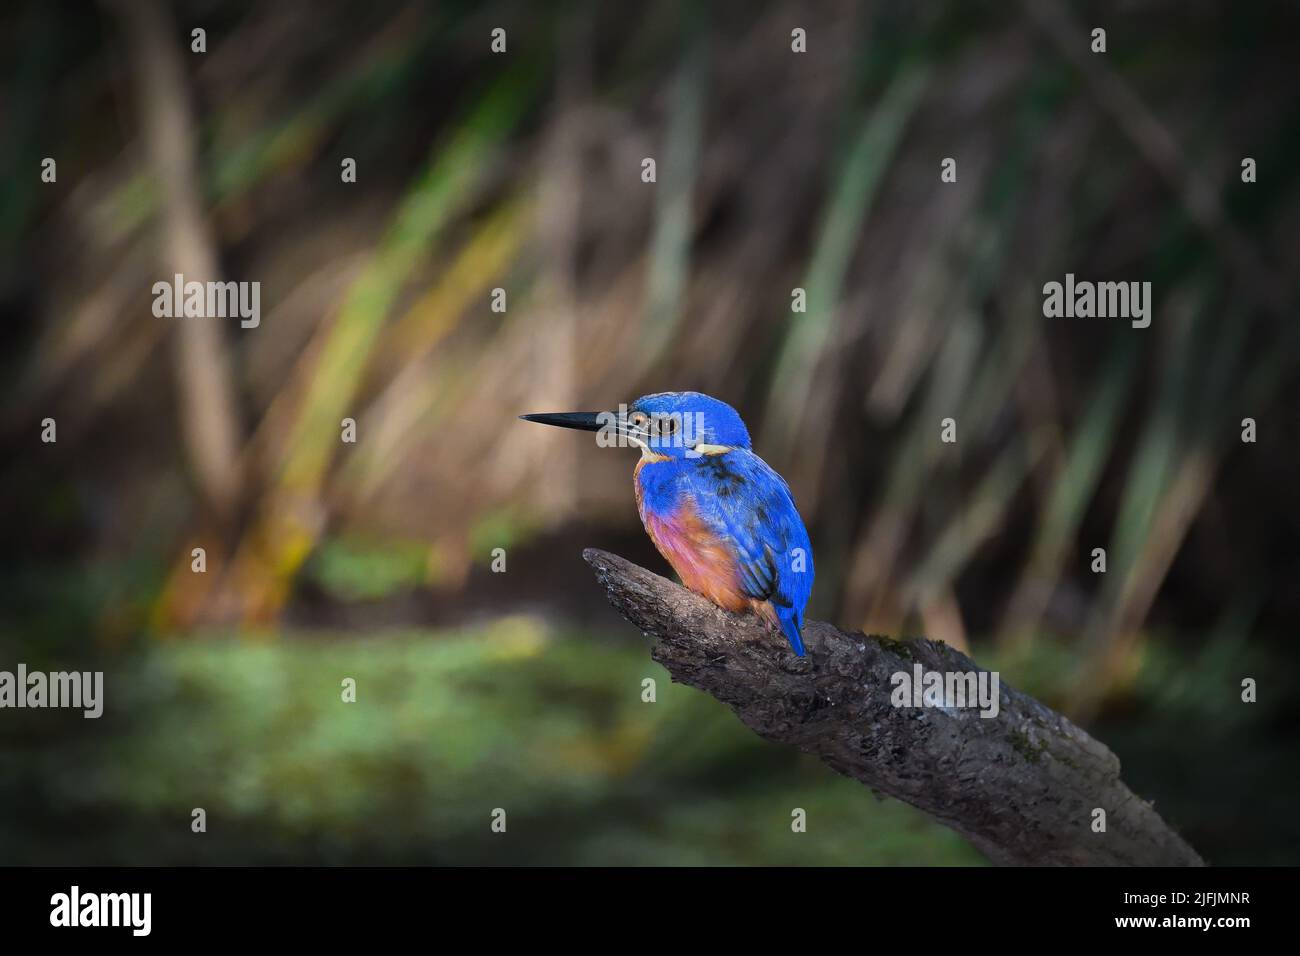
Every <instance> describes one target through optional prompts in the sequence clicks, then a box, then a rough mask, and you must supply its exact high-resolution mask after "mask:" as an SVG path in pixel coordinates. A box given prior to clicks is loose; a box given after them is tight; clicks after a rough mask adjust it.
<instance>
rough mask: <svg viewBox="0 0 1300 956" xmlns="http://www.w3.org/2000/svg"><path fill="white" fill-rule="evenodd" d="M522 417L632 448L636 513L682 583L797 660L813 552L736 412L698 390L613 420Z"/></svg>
mask: <svg viewBox="0 0 1300 956" xmlns="http://www.w3.org/2000/svg"><path fill="white" fill-rule="evenodd" d="M524 417H525V418H527V419H528V420H530V421H537V422H542V423H544V424H550V425H560V426H563V427H566V428H581V429H586V430H589V431H602V432H604V433H606V434H605V435H604V437H605V438H615V439H617V440H618V443H629V444H632V445H635V446H636V447H638V448H640V449H641V460H640V461H639V462H638V463H637V467H636V497H637V508H638V510H639V512H640V514H641V520H642V522H643V523H644V525H645V528H646V531H647V532H648V533H649V535H650V537H651V539H652V540H653V541H654V543H655V546H656V547H658V549H659V551H660V553H661V554H662V555H663V556H664V558H666V559H667V561H668V563H669V564H671V565H672V566H673V569H674V570H675V571H676V572H677V573H678V575H679V576H680V577H681V579H682V583H683V584H685V585H686V586H687V587H689V588H690V589H691V590H693V591H696V592H698V593H700V594H703V595H704V596H705V597H707V598H709V600H711V601H713V602H714V603H715V604H717V605H718V606H719V607H722V608H725V609H727V610H729V611H745V610H752V611H754V612H755V613H758V614H759V615H760V616H762V617H763V618H765V619H766V620H767V621H769V622H770V623H771V624H772V625H773V626H775V627H779V628H780V630H781V631H782V633H783V634H784V635H785V637H786V639H787V640H788V641H789V642H790V646H791V647H792V648H794V652H795V653H796V654H798V655H799V656H800V657H802V656H803V654H804V646H803V638H802V635H801V630H802V628H803V614H804V608H805V607H806V606H807V604H808V598H809V596H810V595H811V594H812V586H813V559H812V545H811V543H810V542H809V540H808V532H807V530H805V528H804V524H803V520H802V519H801V518H800V517H799V512H798V510H797V509H796V508H795V504H794V499H793V498H792V497H791V495H790V487H789V485H787V484H786V482H785V479H783V478H782V477H781V476H780V475H778V474H777V473H776V472H775V471H773V470H772V469H771V468H770V467H769V466H768V465H767V463H766V462H764V461H763V460H762V459H761V458H759V457H758V456H757V455H755V454H754V452H753V450H752V448H751V446H750V438H749V431H748V430H747V429H746V428H745V423H744V422H743V421H742V420H741V418H740V416H739V415H738V414H737V413H736V411H735V409H733V408H732V407H731V406H730V405H727V404H726V403H725V402H720V401H718V400H717V399H716V398H710V397H709V396H707V395H702V394H700V393H699V392H660V393H658V394H655V395H646V396H644V397H643V398H639V399H637V400H636V401H635V402H634V403H633V404H632V405H631V407H630V408H628V409H626V410H625V411H620V412H617V413H614V412H602V413H591V412H567V413H559V414H541V415H526V416H524ZM602 443H608V442H602Z"/></svg>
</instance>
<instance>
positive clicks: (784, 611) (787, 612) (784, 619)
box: [772, 605, 803, 657]
mask: <svg viewBox="0 0 1300 956" xmlns="http://www.w3.org/2000/svg"><path fill="white" fill-rule="evenodd" d="M772 610H773V611H774V612H775V614H776V620H777V623H779V624H780V625H781V630H782V631H783V632H784V633H785V636H786V639H787V640H789V641H790V646H791V647H793V648H794V652H795V653H796V654H798V655H799V656H800V657H803V636H802V635H801V633H800V632H801V631H802V630H803V620H802V617H803V615H801V614H800V613H799V612H798V611H797V610H795V609H794V608H792V607H781V606H779V605H778V606H775V607H773V608H772Z"/></svg>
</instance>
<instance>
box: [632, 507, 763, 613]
mask: <svg viewBox="0 0 1300 956" xmlns="http://www.w3.org/2000/svg"><path fill="white" fill-rule="evenodd" d="M641 521H642V523H643V524H644V525H645V530H646V533H648V534H649V535H650V540H651V541H653V542H654V543H655V547H656V548H658V549H659V553H660V554H662V555H663V556H664V559H665V560H666V561H667V562H668V563H669V564H671V565H672V566H673V570H674V571H676V572H677V576H678V577H680V578H681V579H682V584H684V585H686V586H687V587H688V588H690V589H691V590H692V591H694V592H696V593H697V594H702V595H704V596H705V597H706V598H708V599H709V600H710V601H712V602H713V603H714V604H716V605H718V607H722V608H726V609H727V610H728V611H744V610H748V609H750V607H751V606H752V604H753V602H752V601H751V600H750V599H749V598H748V597H746V596H745V594H743V593H742V592H741V590H740V583H739V575H738V574H737V573H736V563H735V559H734V558H733V557H732V551H731V548H730V547H728V546H727V545H726V544H725V543H724V542H722V541H720V540H719V539H718V537H717V536H716V535H715V534H713V532H712V531H710V530H709V529H708V528H707V527H706V526H705V524H704V522H702V521H701V520H700V519H699V516H698V515H697V514H695V511H694V509H693V508H692V507H690V505H689V504H688V505H685V506H683V507H681V508H679V509H678V510H677V512H676V513H675V514H673V515H667V516H663V515H657V514H654V513H652V512H649V511H646V510H645V509H642V513H641Z"/></svg>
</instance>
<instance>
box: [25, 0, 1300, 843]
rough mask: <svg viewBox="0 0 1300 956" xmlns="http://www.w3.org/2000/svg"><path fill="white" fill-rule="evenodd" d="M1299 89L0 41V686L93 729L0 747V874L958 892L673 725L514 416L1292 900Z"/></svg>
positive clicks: (435, 33) (691, 49) (812, 63)
mask: <svg viewBox="0 0 1300 956" xmlns="http://www.w3.org/2000/svg"><path fill="white" fill-rule="evenodd" d="M1098 26H1100V27H1104V28H1105V29H1106V30H1107V52H1106V53H1105V54H1094V53H1092V52H1091V51H1090V50H1089V49H1088V43H1089V32H1090V31H1091V30H1092V29H1093V28H1094V27H1098ZM196 27H202V28H203V29H205V30H206V31H207V35H206V40H207V51H206V53H195V52H192V51H191V48H190V43H191V35H190V31H191V30H192V29H194V28H196ZM496 27H502V28H504V29H505V30H506V31H507V51H506V52H505V53H504V54H493V53H492V52H491V51H490V46H489V45H490V42H491V36H490V34H491V31H492V30H493V29H494V28H496ZM796 27H797V28H802V29H804V30H806V31H807V52H806V53H804V54H796V53H793V52H791V30H793V29H795V28H796ZM1298 31H1300V10H1298V9H1297V8H1296V7H1295V5H1294V4H1290V3H1250V4H1240V3H1227V2H1223V3H1209V2H1164V0H1158V2H1123V3H1118V2H1117V3H1088V4H1082V3H1075V4H1068V3H1055V2H1050V3H1033V4H1029V3H1026V4H1014V3H987V4H981V3H948V4H944V3H924V4H918V3H904V2H881V3H861V4H856V3H843V2H827V3H802V4H800V3H741V2H733V3H715V4H711V5H701V4H693V3H671V2H668V3H646V4H635V5H624V4H594V3H590V4H588V3H557V4H523V3H500V2H496V3H494V2H487V3H459V4H457V3H449V4H425V3H406V4H402V3H389V2H373V3H365V4H359V3H343V2H307V0H301V2H294V0H290V2H280V3H274V4H244V3H206V2H180V3H174V4H165V3H122V4H103V5H93V4H83V3H39V4H37V3H32V4H21V3H20V4H16V5H14V4H11V5H7V6H6V7H5V9H4V11H3V12H0V56H2V57H3V62H4V64H5V68H4V85H3V91H2V93H0V124H3V126H2V129H0V251H2V252H3V254H2V255H0V319H3V321H0V336H2V337H3V346H4V347H3V353H2V356H3V357H2V359H0V360H2V361H3V363H4V367H3V372H4V374H3V382H4V384H3V388H4V390H5V395H4V402H3V415H2V416H0V442H2V443H3V446H4V452H5V467H4V471H3V475H2V477H0V499H2V500H3V516H2V518H0V520H2V522H3V533H4V541H5V543H6V547H4V548H3V550H2V551H0V615H2V617H0V669H7V670H13V669H14V667H15V666H16V665H17V663H18V662H19V661H22V662H25V663H26V664H27V665H28V667H29V668H32V669H46V670H58V669H64V668H77V669H102V670H104V671H105V675H106V677H105V680H106V684H107V706H106V713H105V716H104V717H103V718H102V719H100V720H98V721H88V720H83V719H82V718H81V716H80V714H79V713H75V712H63V711H12V710H5V711H0V862H7V863H36V862H42V863H60V864H82V863H129V864H135V863H156V862H207V863H266V862H305V863H311V862H390V863H434V862H449V863H478V862H488V863H507V862H512V863H513V862H547V863H643V864H646V863H648V864H655V863H686V864H691V863H879V864H898V863H915V864H926V863H945V864H974V863H979V862H981V860H980V858H979V857H978V855H977V854H975V852H974V851H973V850H971V849H969V848H968V847H966V846H965V845H964V844H963V843H962V842H961V841H960V840H959V839H958V838H956V837H955V836H954V835H952V834H951V833H949V832H948V831H947V830H945V829H944V828H942V827H940V826H939V825H938V824H934V823H932V822H930V821H928V820H927V819H925V818H923V817H922V816H920V815H919V814H918V813H916V812H914V811H912V810H911V809H910V808H908V807H905V806H903V805H900V804H898V803H895V802H893V801H886V802H881V801H877V800H876V799H874V798H873V797H871V795H870V794H869V793H867V792H866V791H864V790H862V789H861V788H860V787H859V786H858V785H857V784H855V783H853V782H851V781H847V780H844V779H841V778H839V777H837V776H835V775H834V774H833V773H832V772H831V771H830V770H828V769H826V768H824V767H822V766H821V765H820V764H818V763H816V762H815V761H810V760H808V759H806V758H803V757H800V756H799V755H797V754H794V753H791V752H788V751H785V750H783V749H781V748H778V747H775V746H772V745H768V744H765V743H763V742H761V741H759V740H757V739H755V738H753V737H752V735H750V734H749V733H748V731H746V730H745V729H744V728H743V727H741V726H740V725H739V723H738V722H737V721H736V720H735V719H734V718H733V717H732V716H731V714H730V713H729V712H728V711H727V710H726V708H725V707H723V706H722V705H721V704H718V703H717V702H715V701H713V700H711V699H708V698H705V697H703V696H702V695H700V694H698V693H697V692H695V691H692V690H690V689H689V688H683V687H678V686H672V685H671V684H670V683H669V681H668V679H667V675H666V674H665V673H664V672H663V671H662V670H661V669H660V668H658V667H657V665H654V664H652V663H651V662H650V661H649V660H648V658H647V655H646V652H645V646H644V642H643V640H642V639H641V638H640V636H639V635H638V634H637V633H636V632H635V631H634V630H633V629H632V628H631V627H630V626H628V625H626V624H625V623H624V622H622V621H621V620H620V619H619V618H618V617H617V616H616V615H615V614H614V613H613V612H612V611H610V610H609V609H608V608H607V607H606V606H605V605H604V602H603V598H602V596H601V593H600V591H599V589H598V588H597V587H596V586H595V584H594V583H593V581H592V580H591V578H590V575H589V572H588V570H587V568H586V566H585V565H584V564H583V563H582V561H581V559H580V556H579V555H580V550H581V548H582V547H584V546H599V547H604V548H607V549H609V550H613V551H616V552H618V553H621V554H624V555H626V556H628V557H630V558H632V559H634V560H637V561H640V562H642V563H644V564H647V565H648V566H650V567H652V568H655V569H657V570H664V569H665V566H664V565H663V563H662V561H661V560H660V559H659V558H658V557H657V556H656V555H655V554H654V552H653V549H652V548H651V546H650V544H649V542H648V541H647V540H646V539H645V537H644V535H643V533H642V532H641V530H640V527H639V524H638V522H637V516H636V511H635V507H634V504H633V498H632V489H631V483H630V475H631V469H632V467H633V464H634V460H635V458H634V455H633V454H632V453H630V452H627V451H617V450H610V449H598V448H596V447H595V446H594V443H592V442H591V441H590V440H588V439H584V438H583V437H580V436H579V435H578V434H577V433H567V432H558V431H555V430H553V429H543V428H540V427H537V426H532V425H527V424H525V423H522V422H519V421H518V420H517V419H516V417H515V416H516V415H518V414H519V413H521V412H528V411H553V410H564V409H598V408H609V407H614V406H616V405H617V404H618V403H619V402H625V401H631V400H632V399H633V398H635V397H636V396H637V395H639V394H642V393H645V392H650V391H658V390H666V389H697V390H701V391H705V392H708V393H710V394H712V395H715V396H717V397H719V398H722V399H724V400H726V401H728V402H730V403H731V404H733V405H734V406H735V407H736V408H737V409H738V410H739V411H740V412H741V414H742V415H743V416H744V417H745V419H746V421H747V422H748V423H749V425H750V429H751V431H752V432H753V435H754V440H755V447H756V450H757V451H758V452H759V453H760V454H761V455H763V456H764V457H765V458H766V459H767V460H768V461H769V462H770V463H771V464H772V465H773V466H774V467H775V468H777V470H778V471H780V472H781V473H782V474H784V475H785V476H786V477H787V478H788V479H789V480H790V482H791V485H792V487H793V489H794V492H795V497H796V500H797V501H798V503H799V506H800V510H801V511H802V513H803V515H804V517H805V519H806V521H807V523H808V525H809V530H810V532H811V535H812V540H813V543H814V548H815V554H816V560H817V571H818V577H817V584H816V588H815V591H814V595H813V603H812V605H811V607H810V612H811V614H812V615H813V616H814V617H819V618H827V619H833V620H835V621H837V622H838V623H840V624H841V625H844V626H848V627H861V628H864V629H866V630H868V631H872V632H880V633H887V634H895V635H902V634H920V633H924V634H926V635H928V636H930V637H933V638H936V639H942V640H945V641H948V642H949V643H951V644H955V645H957V646H960V647H963V648H966V649H969V651H970V653H971V654H972V656H973V657H974V658H975V659H976V660H977V661H978V662H980V663H981V664H982V665H984V666H986V667H991V668H997V669H999V670H1000V671H1001V674H1002V679H1003V680H1004V681H1006V682H1008V683H1011V684H1013V685H1015V686H1017V687H1021V688H1023V689H1025V690H1027V691H1029V692H1031V693H1033V694H1035V695H1037V696H1039V697H1040V698H1041V699H1043V700H1044V701H1045V702H1047V703H1049V704H1050V705H1052V706H1054V707H1057V708H1060V709H1063V710H1064V711H1065V712H1067V713H1068V714H1070V715H1071V716H1072V717H1073V718H1074V719H1076V720H1078V721H1079V722H1081V723H1083V724H1084V725H1085V726H1087V727H1088V728H1089V730H1091V731H1092V732H1093V733H1094V734H1095V735H1097V736H1098V737H1099V738H1100V739H1102V740H1104V741H1106V742H1107V743H1108V744H1109V745H1110V746H1111V747H1112V748H1113V749H1114V750H1115V751H1116V753H1118V754H1119V756H1120V758H1121V759H1122V761H1123V764H1124V773H1125V777H1126V779H1127V780H1128V782H1129V783H1130V785H1131V786H1132V787H1133V788H1134V789H1135V790H1136V791H1137V792H1138V793H1140V794H1141V795H1142V796H1144V797H1146V798H1148V799H1154V800H1155V801H1156V805H1157V808H1158V809H1159V810H1160V812H1161V813H1162V814H1163V815H1164V816H1165V818H1166V819H1168V820H1169V821H1170V822H1172V823H1173V824H1174V825H1175V826H1177V827H1178V828H1179V829H1180V830H1181V832H1183V834H1184V835H1185V836H1186V837H1187V838H1188V839H1189V840H1190V841H1191V843H1192V844H1193V845H1194V846H1195V847H1196V848H1197V849H1198V850H1199V851H1200V852H1201V853H1202V854H1203V855H1204V856H1205V857H1206V858H1207V859H1208V860H1210V861H1211V862H1217V863H1229V864H1231V863H1296V862H1300V832H1298V827H1297V824H1296V822H1295V820H1296V818H1295V814H1294V812H1293V808H1294V806H1295V803H1296V801H1297V798H1300V784H1298V782H1297V781H1300V773H1297V769H1298V768H1297V762H1296V746H1295V744H1296V731H1297V727H1298V723H1300V722H1298V720H1297V716H1298V712H1297V706H1296V701H1297V696H1296V691H1297V688H1296V678H1295V676H1294V673H1295V672H1294V656H1295V655H1294V640H1295V634H1294V631H1295V624H1296V620H1297V604H1298V602H1300V598H1298V597H1297V595H1298V594H1300V589H1297V588H1296V587H1294V585H1293V582H1294V580H1295V579H1296V576H1297V571H1300V568H1298V567H1297V548H1296V546H1295V543H1294V542H1295V540H1296V536H1297V534H1298V533H1300V514H1298V509H1297V507H1296V504H1295V489H1296V487H1297V482H1298V481H1300V471H1298V469H1297V465H1298V464H1300V454H1298V452H1297V447H1298V446H1297V442H1298V440H1300V429H1298V428H1297V422H1296V415H1295V410H1296V408H1297V407H1298V402H1297V398H1300V396H1298V395H1297V389H1298V383H1297V377H1296V374H1295V372H1296V370H1297V362H1296V356H1297V346H1300V332H1298V331H1297V325H1296V321H1295V318H1296V314H1297V313H1296V301H1297V298H1296V290H1295V263H1296V255H1295V252H1296V249H1297V241H1298V240H1300V192H1298V191H1297V188H1296V187H1297V177H1296V176H1295V175H1294V173H1295V168H1296V166H1295V156H1296V154H1297V149H1300V109H1297V105H1298V103H1297V100H1300V96H1298V95H1297V84H1296V81H1295V63H1296V62H1297V61H1300V33H1298ZM45 157H53V158H55V159H56V160H57V164H58V165H57V174H58V176H57V182H55V183H44V182H42V181H41V179H40V172H41V161H42V159H44V158H45ZM345 157H351V158H354V159H355V160H356V163H357V171H358V175H357V182H355V183H343V182H341V181H340V163H341V162H342V160H343V159H344V158H345ZM644 157H654V158H655V159H656V163H657V182H656V183H654V184H646V183H643V182H642V181H641V160H642V159H643V158H644ZM945 157H953V158H955V159H956V160H957V169H958V179H957V182H956V183H942V182H941V181H940V176H939V173H940V163H941V161H942V160H943V159H944V158H945ZM1243 157H1252V158H1254V159H1255V160H1256V162H1257V164H1258V180H1257V182H1254V183H1243V182H1242V181H1241V174H1240V173H1241V161H1242V159H1243ZM175 272H183V273H185V275H186V277H187V278H197V279H204V278H207V277H212V278H219V279H229V280H241V281H258V282H260V283H261V308H262V315H261V324H260V326H259V327H258V328H256V329H242V328H240V326H239V323H238V321H237V320H235V319H216V318H214V319H188V320H186V319H164V318H156V317H155V316H154V315H153V312H152V308H151V306H152V292H151V288H152V285H153V283H154V282H156V281H159V280H168V279H170V277H171V276H172V275H173V274H174V273H175ZM1067 272H1072V273H1074V274H1075V275H1076V276H1077V277H1078V278H1079V279H1087V280H1093V281H1106V280H1112V281H1118V280H1124V281H1130V280H1131V281H1139V282H1140V281H1149V282H1151V283H1152V286H1153V294H1154V311H1153V320H1152V324H1151V326H1150V328H1147V329H1133V328H1131V327H1130V326H1129V323H1128V322H1127V321H1125V320H1120V319H1048V318H1045V317H1044V316H1043V313H1042V291H1041V290H1042V287H1043V284H1044V283H1045V282H1048V281H1062V280H1063V279H1064V276H1065V274H1066V273H1067ZM795 287H800V288H804V289H805V290H806V292H807V299H808V309H807V312H805V313H792V312H791V290H792V289H793V288H795ZM495 288H502V289H504V290H506V294H507V302H508V308H507V310H506V311H505V312H504V313H500V312H494V311H493V310H492V309H491V302H492V290H493V289H495ZM950 416H951V417H953V418H955V419H956V421H957V434H958V441H957V443H956V444H952V445H950V444H943V443H941V442H940V441H939V431H940V424H939V423H940V421H941V420H942V419H943V418H945V417H950ZM47 417H51V418H54V419H55V420H56V422H57V429H58V441H57V443H55V444H45V443H42V442H41V440H40V435H41V427H42V426H41V422H42V420H43V419H45V418H47ZM1246 417H1250V418H1253V419H1255V421H1256V423H1257V429H1258V440H1257V441H1256V442H1255V443H1253V444H1246V443H1243V442H1242V441H1241V431H1242V427H1241V421H1242V419H1243V418H1246ZM343 418H353V419H355V421H356V423H357V436H358V440H357V442H356V443H355V444H344V443H342V442H341V441H340V438H339V434H340V427H339V423H340V421H341V420H342V419H343ZM195 547H203V548H205V550H206V554H207V571H206V573H204V574H195V573H193V572H192V571H191V565H190V561H191V559H190V554H191V549H192V548H195ZM1096 547H1104V548H1105V549H1106V550H1107V570H1106V573H1105V574H1095V573H1093V572H1092V570H1091V567H1090V564H1091V558H1090V555H1091V552H1092V549H1093V548H1096ZM497 548H502V549H505V554H506V561H507V566H506V570H505V572H504V573H494V572H493V571H492V570H491V560H492V554H493V549H497ZM344 677H353V678H354V679H356V681H357V684H358V701H357V703H355V704H344V703H342V702H341V701H340V697H339V692H340V690H339V689H340V681H341V680H342V679H343V678H344ZM646 677H653V678H655V679H656V681H657V700H656V702H655V703H654V704H647V703H643V702H642V700H641V682H642V680H643V679H644V678H646ZM1246 677H1252V678H1255V679H1256V680H1257V681H1258V682H1259V702H1258V703H1255V704H1250V705H1248V704H1243V703H1242V702H1241V699H1240V694H1241V689H1240V685H1241V681H1242V679H1243V678H1246ZM195 807H203V808H204V809H205V810H206V811H207V815H208V832H207V833H205V834H194V833H192V832H191V831H190V826H189V824H190V815H191V810H192V809H193V808H195ZM497 807H501V808H505V809H506V810H507V812H508V814H509V829H508V832H507V834H505V835H497V834H491V833H490V832H489V829H488V824H489V820H490V814H491V812H492V810H493V809H494V808H497ZM793 807H803V808H805V809H806V810H807V811H808V814H809V829H808V832H807V833H806V834H792V833H791V832H790V828H789V821H790V811H791V809H792V808H793Z"/></svg>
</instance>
